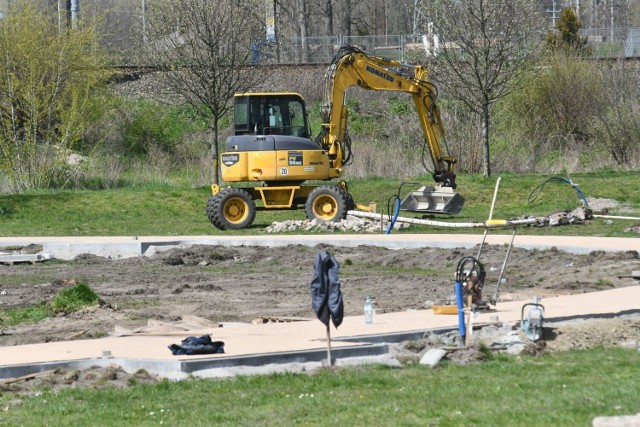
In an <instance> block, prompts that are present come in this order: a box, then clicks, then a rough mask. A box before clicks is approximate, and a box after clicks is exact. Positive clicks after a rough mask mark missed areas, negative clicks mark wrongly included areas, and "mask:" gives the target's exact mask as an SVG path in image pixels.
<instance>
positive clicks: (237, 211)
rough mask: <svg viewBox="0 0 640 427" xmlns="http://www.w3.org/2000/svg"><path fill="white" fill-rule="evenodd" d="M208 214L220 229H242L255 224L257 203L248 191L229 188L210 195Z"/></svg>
mask: <svg viewBox="0 0 640 427" xmlns="http://www.w3.org/2000/svg"><path fill="white" fill-rule="evenodd" d="M207 216H208V217H209V221H211V224H213V225H214V226H215V227H216V228H218V229H220V230H240V229H242V228H247V227H249V226H251V224H253V220H254V219H255V218H256V205H255V204H254V203H253V200H252V199H251V196H250V195H249V193H247V192H246V191H244V190H242V189H240V188H227V189H224V190H222V191H220V192H219V193H217V194H215V195H213V196H209V200H208V201H207Z"/></svg>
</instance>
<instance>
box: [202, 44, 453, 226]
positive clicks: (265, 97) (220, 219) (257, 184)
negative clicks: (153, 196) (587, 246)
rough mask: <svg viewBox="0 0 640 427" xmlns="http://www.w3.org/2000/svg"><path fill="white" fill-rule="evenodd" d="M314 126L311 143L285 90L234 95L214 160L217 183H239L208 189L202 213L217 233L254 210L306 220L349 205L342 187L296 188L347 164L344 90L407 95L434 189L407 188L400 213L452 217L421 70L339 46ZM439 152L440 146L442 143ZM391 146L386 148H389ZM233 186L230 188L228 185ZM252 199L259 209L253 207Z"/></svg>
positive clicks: (447, 177) (339, 214) (433, 108)
mask: <svg viewBox="0 0 640 427" xmlns="http://www.w3.org/2000/svg"><path fill="white" fill-rule="evenodd" d="M325 84H326V88H325V101H324V105H323V107H322V120H323V122H322V123H323V124H322V129H321V131H320V133H319V135H318V136H317V137H316V138H315V139H311V132H310V129H309V121H308V116H307V111H306V108H305V102H304V99H303V98H302V96H301V95H299V94H297V93H293V92H280V93H241V94H236V95H235V97H234V135H233V136H230V137H229V138H228V139H227V141H226V143H225V149H224V151H223V152H222V154H221V155H220V167H221V171H222V180H223V181H225V182H227V183H245V185H243V186H233V187H228V188H224V189H221V188H220V187H219V186H218V185H217V184H213V185H212V186H211V187H212V194H211V196H210V197H209V200H208V202H207V216H208V217H209V220H210V221H211V223H212V224H213V225H214V226H216V227H217V228H219V229H221V230H226V229H242V228H247V227H249V226H251V224H252V223H253V221H254V219H255V215H256V210H257V209H298V208H301V207H303V206H304V210H305V213H306V216H307V218H309V219H314V218H319V219H321V220H324V221H339V220H340V219H342V218H344V217H345V216H346V213H347V211H348V210H351V209H354V208H355V207H358V208H363V209H370V208H369V207H368V206H365V205H357V206H356V204H355V203H354V201H353V198H352V196H351V194H350V193H349V191H348V187H347V185H346V183H345V182H344V181H342V180H340V181H339V182H337V183H335V184H333V183H329V184H322V185H309V184H307V185H303V183H305V181H331V180H333V179H338V178H340V177H341V176H342V175H343V173H344V168H345V166H347V165H348V164H349V163H350V161H351V160H352V152H351V139H350V137H349V134H348V131H347V115H348V114H347V113H348V111H347V103H346V91H347V89H348V88H350V87H354V86H359V87H361V88H363V89H368V90H382V91H392V92H404V93H408V94H411V96H412V98H413V101H414V104H415V108H416V112H417V115H418V119H419V121H420V124H421V127H422V131H423V133H424V139H425V144H426V147H427V148H428V152H429V153H430V156H431V160H432V163H433V166H434V169H433V170H432V171H431V173H432V176H433V178H434V180H435V186H422V187H421V188H419V189H418V190H415V191H412V192H411V193H410V194H409V195H408V196H407V197H405V198H404V199H403V200H402V202H401V206H400V209H402V210H406V211H412V212H428V213H446V214H456V213H458V212H460V210H461V209H462V205H463V204H464V199H463V198H462V196H460V195H459V194H457V193H456V192H455V191H454V190H455V188H456V182H455V179H456V175H455V171H454V165H455V163H456V159H455V158H453V157H451V156H450V155H449V154H448V153H447V154H446V155H445V154H444V153H443V151H442V147H441V140H443V139H444V128H443V126H442V121H441V119H440V112H439V109H438V106H437V104H436V98H437V89H436V88H435V86H434V85H433V84H432V83H431V82H430V81H429V80H428V75H427V70H426V68H425V67H424V66H422V65H411V64H405V63H401V62H399V61H394V60H390V59H386V58H382V57H376V56H369V55H367V54H365V53H364V52H363V51H361V50H360V49H358V48H355V47H351V46H343V47H342V48H340V50H339V52H338V53H337V55H336V56H335V57H334V59H333V61H332V63H331V65H330V66H329V69H328V70H327V73H326V76H325ZM444 145H445V147H446V144H444ZM392 148H393V147H392ZM235 185H238V184H235ZM256 202H258V203H259V204H261V206H260V207H259V208H257V207H256Z"/></svg>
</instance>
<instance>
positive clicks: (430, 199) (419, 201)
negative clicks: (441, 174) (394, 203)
mask: <svg viewBox="0 0 640 427" xmlns="http://www.w3.org/2000/svg"><path fill="white" fill-rule="evenodd" d="M463 205H464V197H462V196H461V195H459V194H458V193H456V192H455V191H454V190H453V188H451V187H438V188H437V189H436V188H434V187H431V186H428V185H425V186H423V187H420V188H419V189H417V190H414V191H412V192H410V193H409V195H407V197H405V198H404V200H403V201H402V202H401V203H400V209H401V210H403V211H409V212H426V213H444V214H450V215H455V214H457V213H460V211H461V210H462V206H463Z"/></svg>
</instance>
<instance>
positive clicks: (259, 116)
mask: <svg viewBox="0 0 640 427" xmlns="http://www.w3.org/2000/svg"><path fill="white" fill-rule="evenodd" d="M233 116H234V129H235V134H236V135H285V136H298V137H302V138H309V136H310V132H309V124H308V121H307V114H306V109H305V104H304V100H303V99H302V97H301V96H300V95H298V94H297V93H290V92H283V93H251V94H245V93H241V94H237V95H235V97H234V115H233Z"/></svg>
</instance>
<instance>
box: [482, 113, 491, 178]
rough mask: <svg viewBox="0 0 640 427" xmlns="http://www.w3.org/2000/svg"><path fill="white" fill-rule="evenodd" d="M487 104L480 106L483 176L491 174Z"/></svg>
mask: <svg viewBox="0 0 640 427" xmlns="http://www.w3.org/2000/svg"><path fill="white" fill-rule="evenodd" d="M490 118H491V116H490V112H489V104H485V105H483V106H482V142H483V144H484V159H483V162H482V172H483V174H484V176H486V177H490V176H491V159H490V151H489V124H490Z"/></svg>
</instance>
